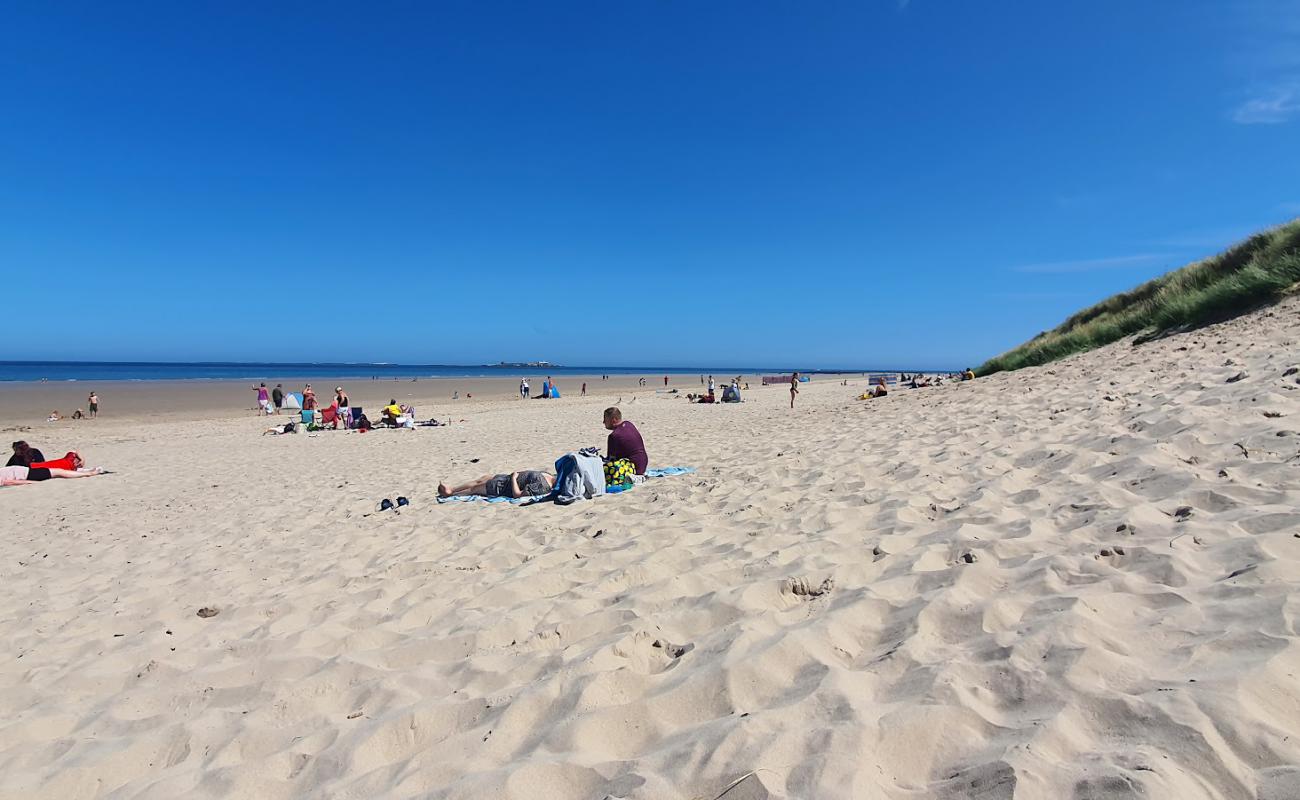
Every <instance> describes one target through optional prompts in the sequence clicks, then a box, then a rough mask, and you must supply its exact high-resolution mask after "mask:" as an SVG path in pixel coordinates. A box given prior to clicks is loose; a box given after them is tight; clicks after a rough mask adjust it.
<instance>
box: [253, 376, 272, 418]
mask: <svg viewBox="0 0 1300 800" xmlns="http://www.w3.org/2000/svg"><path fill="white" fill-rule="evenodd" d="M253 391H255V392H257V413H258V415H262V414H270V413H271V409H270V405H271V393H270V392H268V391H267V390H266V384H265V383H263V384H261V385H260V386H254V387H253Z"/></svg>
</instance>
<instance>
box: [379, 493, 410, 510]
mask: <svg viewBox="0 0 1300 800" xmlns="http://www.w3.org/2000/svg"><path fill="white" fill-rule="evenodd" d="M410 504H411V501H410V500H407V499H406V498H405V497H399V498H397V502H396V503H394V502H393V501H392V500H389V499H388V498H387V497H385V498H384V499H383V500H382V501H381V502H380V503H379V510H380V511H387V510H388V509H390V508H391V509H393V510H395V511H396V512H397V513H398V514H400V513H402V510H401V509H402V506H409V505H410Z"/></svg>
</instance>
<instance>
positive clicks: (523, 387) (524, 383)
mask: <svg viewBox="0 0 1300 800" xmlns="http://www.w3.org/2000/svg"><path fill="white" fill-rule="evenodd" d="M528 391H529V389H528V379H527V378H524V379H523V380H521V381H520V382H519V396H520V397H521V398H523V399H524V400H527V399H528Z"/></svg>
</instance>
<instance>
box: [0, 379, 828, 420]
mask: <svg viewBox="0 0 1300 800" xmlns="http://www.w3.org/2000/svg"><path fill="white" fill-rule="evenodd" d="M638 377H639V376H632V375H610V376H609V377H608V378H607V379H602V377H601V376H600V375H564V376H561V377H557V378H556V382H557V383H558V384H559V386H560V390H561V395H562V397H561V399H568V398H569V396H570V395H572V396H575V397H576V396H579V395H580V394H581V393H582V385H583V383H586V384H587V393H588V394H589V395H609V394H612V395H613V396H614V398H615V399H617V397H618V396H619V395H622V394H628V393H630V392H638V391H639V392H648V393H651V394H653V393H655V392H656V391H659V390H664V391H671V390H673V389H677V390H678V391H679V393H681V394H686V393H689V392H697V393H698V392H703V391H704V390H705V389H706V388H707V387H706V386H705V385H702V384H701V383H700V377H701V376H697V375H680V374H678V375H671V376H669V382H668V385H667V386H666V387H665V385H664V383H663V378H664V376H663V375H655V374H651V373H647V374H646V375H645V376H644V377H645V379H646V383H647V385H646V386H638V385H637V379H638ZM704 377H707V375H706V376H704ZM733 377H735V375H732V374H728V375H726V376H724V375H722V374H721V373H719V374H717V375H714V378H716V380H717V382H718V385H719V386H721V385H722V384H723V383H725V381H726V380H729V379H730V378H733ZM842 377H846V376H831V375H824V376H821V379H822V380H831V379H834V380H837V381H838V380H841V378H842ZM741 378H742V380H745V381H749V382H750V384H751V385H752V386H756V387H757V386H759V385H761V383H762V380H761V377H760V376H758V375H745V376H741ZM545 379H546V378H545V376H531V375H530V376H529V380H530V383H531V386H530V389H531V393H532V395H533V396H534V397H535V396H536V395H538V394H540V393H541V390H542V381H544V380H545ZM258 383H260V381H246V380H245V381H231V380H190V381H98V382H96V381H51V382H49V383H40V382H34V381H26V382H14V383H0V427H15V426H22V425H28V426H33V425H34V426H36V427H42V426H43V425H44V421H45V419H46V417H48V416H49V414H50V412H51V411H58V412H59V413H60V415H62V416H63V417H70V416H71V415H72V413H73V412H74V411H76V410H77V409H78V408H80V409H81V410H83V411H85V410H86V408H87V404H86V400H87V398H88V397H89V394H90V392H92V391H94V392H95V393H97V394H98V396H99V398H100V416H99V419H98V422H97V423H96V424H103V423H104V422H107V421H108V420H110V419H115V420H118V421H120V422H128V423H142V422H144V423H147V422H155V421H159V420H168V421H176V420H183V419H195V418H201V417H204V418H206V417H221V418H227V417H234V416H239V415H240V414H241V413H242V414H243V415H244V416H252V415H255V414H256V413H257V393H256V392H255V391H254V389H253V387H255V386H257V385H258ZM277 383H283V385H284V390H285V391H286V392H301V391H302V389H303V385H304V384H306V383H310V384H311V385H312V386H313V387H315V390H316V397H317V399H318V400H319V401H320V402H321V404H322V405H329V403H330V402H331V401H332V400H333V398H334V388H335V387H336V386H341V387H342V388H344V389H346V390H347V392H348V396H349V398H350V399H351V401H352V404H353V405H358V406H361V407H362V408H372V407H379V406H381V405H386V404H387V403H388V401H389V400H397V401H398V402H400V403H408V404H412V405H415V406H416V410H417V411H419V410H420V409H422V408H425V407H437V408H439V409H441V410H443V411H454V410H455V409H457V408H462V407H463V406H465V405H467V402H466V401H468V400H471V399H478V400H514V399H517V398H518V397H519V378H517V377H514V378H492V377H473V378H421V379H420V380H416V381H413V380H411V379H409V378H406V379H403V380H378V381H374V380H369V379H365V378H354V379H352V380H347V379H339V378H328V377H327V378H307V379H303V378H283V379H277V378H268V379H267V380H266V385H267V388H273V387H274V386H275V385H276V384H277ZM453 395H459V402H456V403H451V402H450V401H451V399H452V397H453ZM37 423H40V425H37ZM60 424H62V425H76V424H89V421H85V422H84V423H82V422H81V421H79V420H73V419H65V420H63V421H62V422H61V423H60ZM71 435H80V434H79V433H74V434H71Z"/></svg>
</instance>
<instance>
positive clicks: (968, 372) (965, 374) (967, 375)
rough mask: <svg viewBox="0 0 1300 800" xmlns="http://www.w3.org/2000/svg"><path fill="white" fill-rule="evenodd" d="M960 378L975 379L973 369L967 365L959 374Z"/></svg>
mask: <svg viewBox="0 0 1300 800" xmlns="http://www.w3.org/2000/svg"><path fill="white" fill-rule="evenodd" d="M961 379H962V380H964V381H973V380H975V370H973V369H971V368H970V367H967V368H966V371H965V372H963V373H962V374H961Z"/></svg>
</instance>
